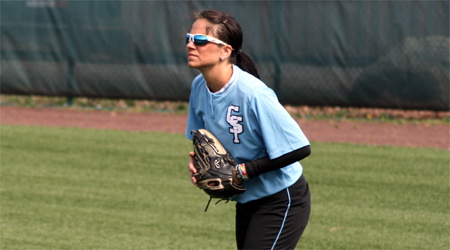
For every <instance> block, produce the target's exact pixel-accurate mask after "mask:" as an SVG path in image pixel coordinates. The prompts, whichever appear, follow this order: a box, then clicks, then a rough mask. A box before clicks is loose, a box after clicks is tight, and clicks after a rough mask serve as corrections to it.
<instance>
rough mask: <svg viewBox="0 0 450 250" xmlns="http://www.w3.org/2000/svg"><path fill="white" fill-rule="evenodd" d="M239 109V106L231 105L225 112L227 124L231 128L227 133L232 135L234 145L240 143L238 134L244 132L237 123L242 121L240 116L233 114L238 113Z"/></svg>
mask: <svg viewBox="0 0 450 250" xmlns="http://www.w3.org/2000/svg"><path fill="white" fill-rule="evenodd" d="M239 109H240V108H239V106H234V105H231V106H229V107H228V111H227V123H228V124H230V126H231V128H230V130H229V131H230V133H231V134H233V142H234V143H240V140H239V134H241V133H242V132H244V128H243V126H242V124H240V123H239V122H242V120H243V118H242V116H239V115H235V114H234V112H239Z"/></svg>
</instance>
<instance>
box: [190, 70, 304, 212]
mask: <svg viewBox="0 0 450 250" xmlns="http://www.w3.org/2000/svg"><path fill="white" fill-rule="evenodd" d="M201 128H204V129H206V130H208V131H210V132H211V133H212V134H214V135H215V136H216V137H217V139H219V141H220V142H221V143H222V145H223V146H224V147H225V148H226V149H227V150H228V152H229V153H230V154H231V155H232V156H233V157H234V159H235V160H236V161H237V162H238V163H245V162H248V161H251V160H255V159H258V158H261V157H263V156H266V155H268V156H269V157H270V158H271V159H274V158H277V157H280V156H282V155H284V154H287V153H290V152H292V151H294V150H296V149H299V148H302V147H305V146H308V145H309V141H308V139H307V138H306V136H305V135H304V134H303V132H302V130H301V129H300V127H299V126H298V124H297V122H296V121H295V120H294V119H292V117H291V116H290V115H289V113H288V112H287V111H286V110H285V109H284V107H283V106H282V105H281V104H280V103H279V102H278V99H277V97H276V95H275V93H274V92H273V91H272V90H271V89H270V88H268V87H267V86H266V85H265V84H264V83H263V82H261V81H260V80H259V79H257V78H255V77H254V76H252V75H250V74H249V73H247V72H245V71H243V70H241V69H240V68H239V67H237V66H235V65H233V75H232V77H231V79H230V81H229V82H228V84H227V85H226V86H225V87H224V88H223V89H222V90H221V91H219V92H217V93H212V92H210V91H209V88H208V86H207V84H206V81H205V79H204V78H203V76H202V75H201V74H200V75H199V76H197V77H196V78H195V79H194V81H193V82H192V90H191V96H190V102H189V115H188V123H187V129H186V137H187V138H188V139H191V140H192V135H191V130H198V129H201ZM302 171H303V168H302V166H301V165H300V163H299V162H296V163H293V164H291V165H289V166H286V167H284V168H281V169H278V170H275V171H271V172H268V173H264V174H261V175H259V176H257V177H254V178H252V179H250V180H248V181H246V182H245V183H244V184H245V187H246V189H247V191H245V192H244V193H242V194H240V195H238V196H236V197H234V198H233V200H235V201H237V202H240V203H246V202H248V201H252V200H257V199H260V198H263V197H266V196H269V195H272V194H275V193H277V192H279V191H281V190H283V189H285V188H287V187H289V186H291V185H292V184H294V183H295V182H296V181H297V180H298V179H299V178H300V176H301V175H302Z"/></svg>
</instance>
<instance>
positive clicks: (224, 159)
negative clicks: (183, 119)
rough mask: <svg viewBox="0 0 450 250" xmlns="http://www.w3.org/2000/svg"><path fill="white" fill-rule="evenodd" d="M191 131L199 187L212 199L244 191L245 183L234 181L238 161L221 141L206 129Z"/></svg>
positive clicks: (225, 197)
mask: <svg viewBox="0 0 450 250" xmlns="http://www.w3.org/2000/svg"><path fill="white" fill-rule="evenodd" d="M191 133H192V134H193V136H194V139H193V143H194V152H195V158H194V167H195V168H196V169H197V173H196V174H195V175H194V176H195V178H196V179H197V184H198V187H199V188H201V189H203V190H204V191H205V192H206V193H207V194H208V195H209V196H210V198H211V199H212V198H219V199H221V200H229V198H231V197H233V196H235V195H237V194H241V193H243V192H244V191H245V187H244V185H243V184H241V185H237V184H235V183H234V182H233V171H234V170H235V168H236V166H237V165H238V163H236V161H235V160H234V158H233V157H232V156H231V155H230V154H229V153H228V151H227V150H226V149H225V148H224V147H223V146H222V144H221V143H220V141H219V140H218V139H217V138H216V137H215V136H214V135H213V134H212V133H211V132H209V131H207V130H205V129H199V130H198V131H196V130H192V132H191ZM211 199H210V201H211ZM219 201H220V200H219ZM208 205H209V203H208Z"/></svg>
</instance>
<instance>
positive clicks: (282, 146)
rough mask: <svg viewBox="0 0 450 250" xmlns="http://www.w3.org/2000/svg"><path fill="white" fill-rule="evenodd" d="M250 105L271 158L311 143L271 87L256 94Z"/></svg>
mask: <svg viewBox="0 0 450 250" xmlns="http://www.w3.org/2000/svg"><path fill="white" fill-rule="evenodd" d="M250 105H251V106H252V110H253V112H254V117H255V118H256V120H257V121H258V125H259V130H260V133H261V136H262V138H263V140H264V144H265V146H266V149H267V154H268V155H269V157H270V158H271V159H275V158H278V157H280V156H282V155H284V154H287V153H290V152H292V151H294V150H297V149H299V148H302V147H305V146H308V145H310V143H309V141H308V139H307V138H306V136H305V134H304V133H303V131H302V130H301V128H300V126H299V125H298V123H297V122H296V121H295V120H294V119H293V118H292V117H291V115H290V114H289V113H288V112H287V111H286V109H285V108H284V107H283V106H282V105H281V104H280V103H279V101H278V98H277V97H276V95H275V93H274V92H273V91H272V90H271V89H269V88H267V89H265V90H263V91H261V92H259V93H257V94H256V95H254V96H253V98H252V101H251V104H250Z"/></svg>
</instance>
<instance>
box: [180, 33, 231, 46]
mask: <svg viewBox="0 0 450 250" xmlns="http://www.w3.org/2000/svg"><path fill="white" fill-rule="evenodd" d="M191 41H192V42H194V44H195V45H206V44H207V43H208V42H211V43H215V44H219V45H228V43H226V42H224V41H221V40H219V39H217V38H214V37H210V36H207V35H201V34H190V33H187V34H186V44H188V43H189V42H191Z"/></svg>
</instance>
